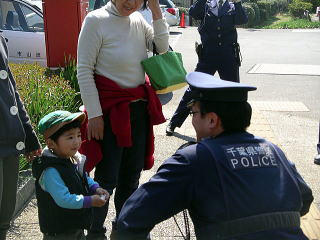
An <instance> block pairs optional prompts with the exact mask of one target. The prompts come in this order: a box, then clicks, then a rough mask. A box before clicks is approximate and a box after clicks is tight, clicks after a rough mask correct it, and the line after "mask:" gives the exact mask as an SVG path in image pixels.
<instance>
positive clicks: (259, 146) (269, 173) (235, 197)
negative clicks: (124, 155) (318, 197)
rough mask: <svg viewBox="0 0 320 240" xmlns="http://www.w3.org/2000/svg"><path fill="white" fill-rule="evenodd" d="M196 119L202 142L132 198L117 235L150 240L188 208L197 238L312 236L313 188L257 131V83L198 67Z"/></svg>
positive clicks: (193, 79) (191, 78)
mask: <svg viewBox="0 0 320 240" xmlns="http://www.w3.org/2000/svg"><path fill="white" fill-rule="evenodd" d="M186 78H187V81H188V83H189V85H190V87H191V90H192V98H193V102H192V103H191V111H190V114H191V115H192V124H193V126H194V128H195V131H196V133H197V140H198V143H196V144H193V145H189V146H187V147H185V148H182V149H179V150H178V151H177V152H176V153H175V154H174V155H173V156H172V157H170V158H169V159H167V160H166V161H165V162H164V163H163V165H162V166H161V167H160V168H159V169H158V172H157V173H156V174H155V175H154V176H153V177H152V178H151V179H150V181H149V182H147V183H145V184H143V185H142V186H141V187H140V188H138V189H137V190H136V191H135V192H134V193H133V194H132V196H131V197H130V198H129V199H128V200H127V201H126V203H125V205H124V206H123V208H122V210H121V213H120V215H119V217H118V222H117V232H116V234H115V235H114V236H112V237H113V238H112V239H146V236H147V234H148V233H149V232H150V231H151V230H152V228H153V227H154V226H155V225H156V224H157V223H159V222H161V221H164V220H166V219H168V218H169V217H171V216H173V215H175V214H177V213H178V212H180V211H182V210H184V209H188V211H189V213H190V216H191V218H192V221H193V224H194V228H195V229H194V230H195V234H196V237H197V239H201V240H203V239H237V240H239V239H246V240H248V239H259V240H261V239H282V240H283V239H290V240H292V239H299V240H302V239H307V237H306V236H305V235H304V233H303V232H302V230H301V228H300V216H302V215H304V214H306V213H307V212H308V211H309V207H310V204H311V202H312V201H313V196H312V192H311V190H310V188H309V187H308V186H307V184H306V183H305V182H304V180H303V179H302V177H301V176H300V175H299V173H298V172H297V170H296V168H295V166H294V164H293V163H291V162H290V161H288V160H287V158H286V157H285V155H284V153H283V152H282V151H281V149H280V148H279V147H277V146H276V145H274V144H273V143H271V142H268V141H267V140H265V139H263V138H260V137H256V136H254V135H252V134H250V133H248V132H246V128H247V127H248V126H249V125H250V119H251V113H252V110H251V106H250V105H249V103H248V102H247V94H248V91H252V90H255V89H256V88H255V87H251V86H248V85H244V84H240V83H234V82H228V81H223V80H220V79H216V78H214V77H213V76H211V75H208V74H205V73H200V72H193V73H190V74H188V75H187V77H186Z"/></svg>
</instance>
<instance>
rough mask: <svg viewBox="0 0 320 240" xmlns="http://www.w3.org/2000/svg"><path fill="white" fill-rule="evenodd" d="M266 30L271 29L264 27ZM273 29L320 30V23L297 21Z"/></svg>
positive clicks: (279, 24)
mask: <svg viewBox="0 0 320 240" xmlns="http://www.w3.org/2000/svg"><path fill="white" fill-rule="evenodd" d="M264 28H271V26H269V27H264ZM272 28H273V29H296V28H320V22H310V21H309V20H307V19H295V20H293V21H288V22H280V23H277V24H274V25H273V26H272Z"/></svg>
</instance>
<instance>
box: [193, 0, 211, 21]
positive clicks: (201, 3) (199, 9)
mask: <svg viewBox="0 0 320 240" xmlns="http://www.w3.org/2000/svg"><path fill="white" fill-rule="evenodd" d="M206 3H207V0H198V1H196V2H195V3H194V4H193V5H192V6H191V7H190V9H189V15H190V16H191V17H193V18H194V19H196V20H201V19H203V17H204V14H205V11H206V9H205V8H206Z"/></svg>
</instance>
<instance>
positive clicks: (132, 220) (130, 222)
mask: <svg viewBox="0 0 320 240" xmlns="http://www.w3.org/2000/svg"><path fill="white" fill-rule="evenodd" d="M192 168H193V167H192V166H191V164H190V162H189V161H188V160H186V159H185V158H184V157H183V156H181V155H179V154H175V155H174V156H172V157H171V158H169V159H168V160H166V161H165V163H164V164H163V165H162V166H161V167H160V168H159V169H158V172H157V173H156V174H155V175H154V176H153V177H152V178H151V179H150V180H149V182H147V183H145V184H143V185H142V186H140V187H139V188H138V189H137V190H136V191H135V192H134V193H133V194H132V195H131V197H130V198H129V199H128V200H127V201H126V203H125V205H124V206H123V207H122V210H121V213H120V215H119V217H118V223H117V231H116V233H115V235H114V236H113V238H112V239H117V240H118V239H146V236H147V235H148V233H149V232H150V231H151V230H152V228H153V227H154V226H155V225H156V224H157V223H159V222H162V221H164V220H166V219H168V218H170V217H171V216H173V215H175V214H177V213H178V212H180V211H182V210H183V209H186V208H188V206H190V202H191V201H192V193H193V191H194V183H193V177H194V174H193V170H192Z"/></svg>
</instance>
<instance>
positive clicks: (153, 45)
mask: <svg viewBox="0 0 320 240" xmlns="http://www.w3.org/2000/svg"><path fill="white" fill-rule="evenodd" d="M152 48H153V49H152V52H153V56H156V55H159V53H158V52H157V49H156V44H155V43H154V42H152ZM168 51H170V52H173V48H172V47H171V46H170V45H169V49H168Z"/></svg>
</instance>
